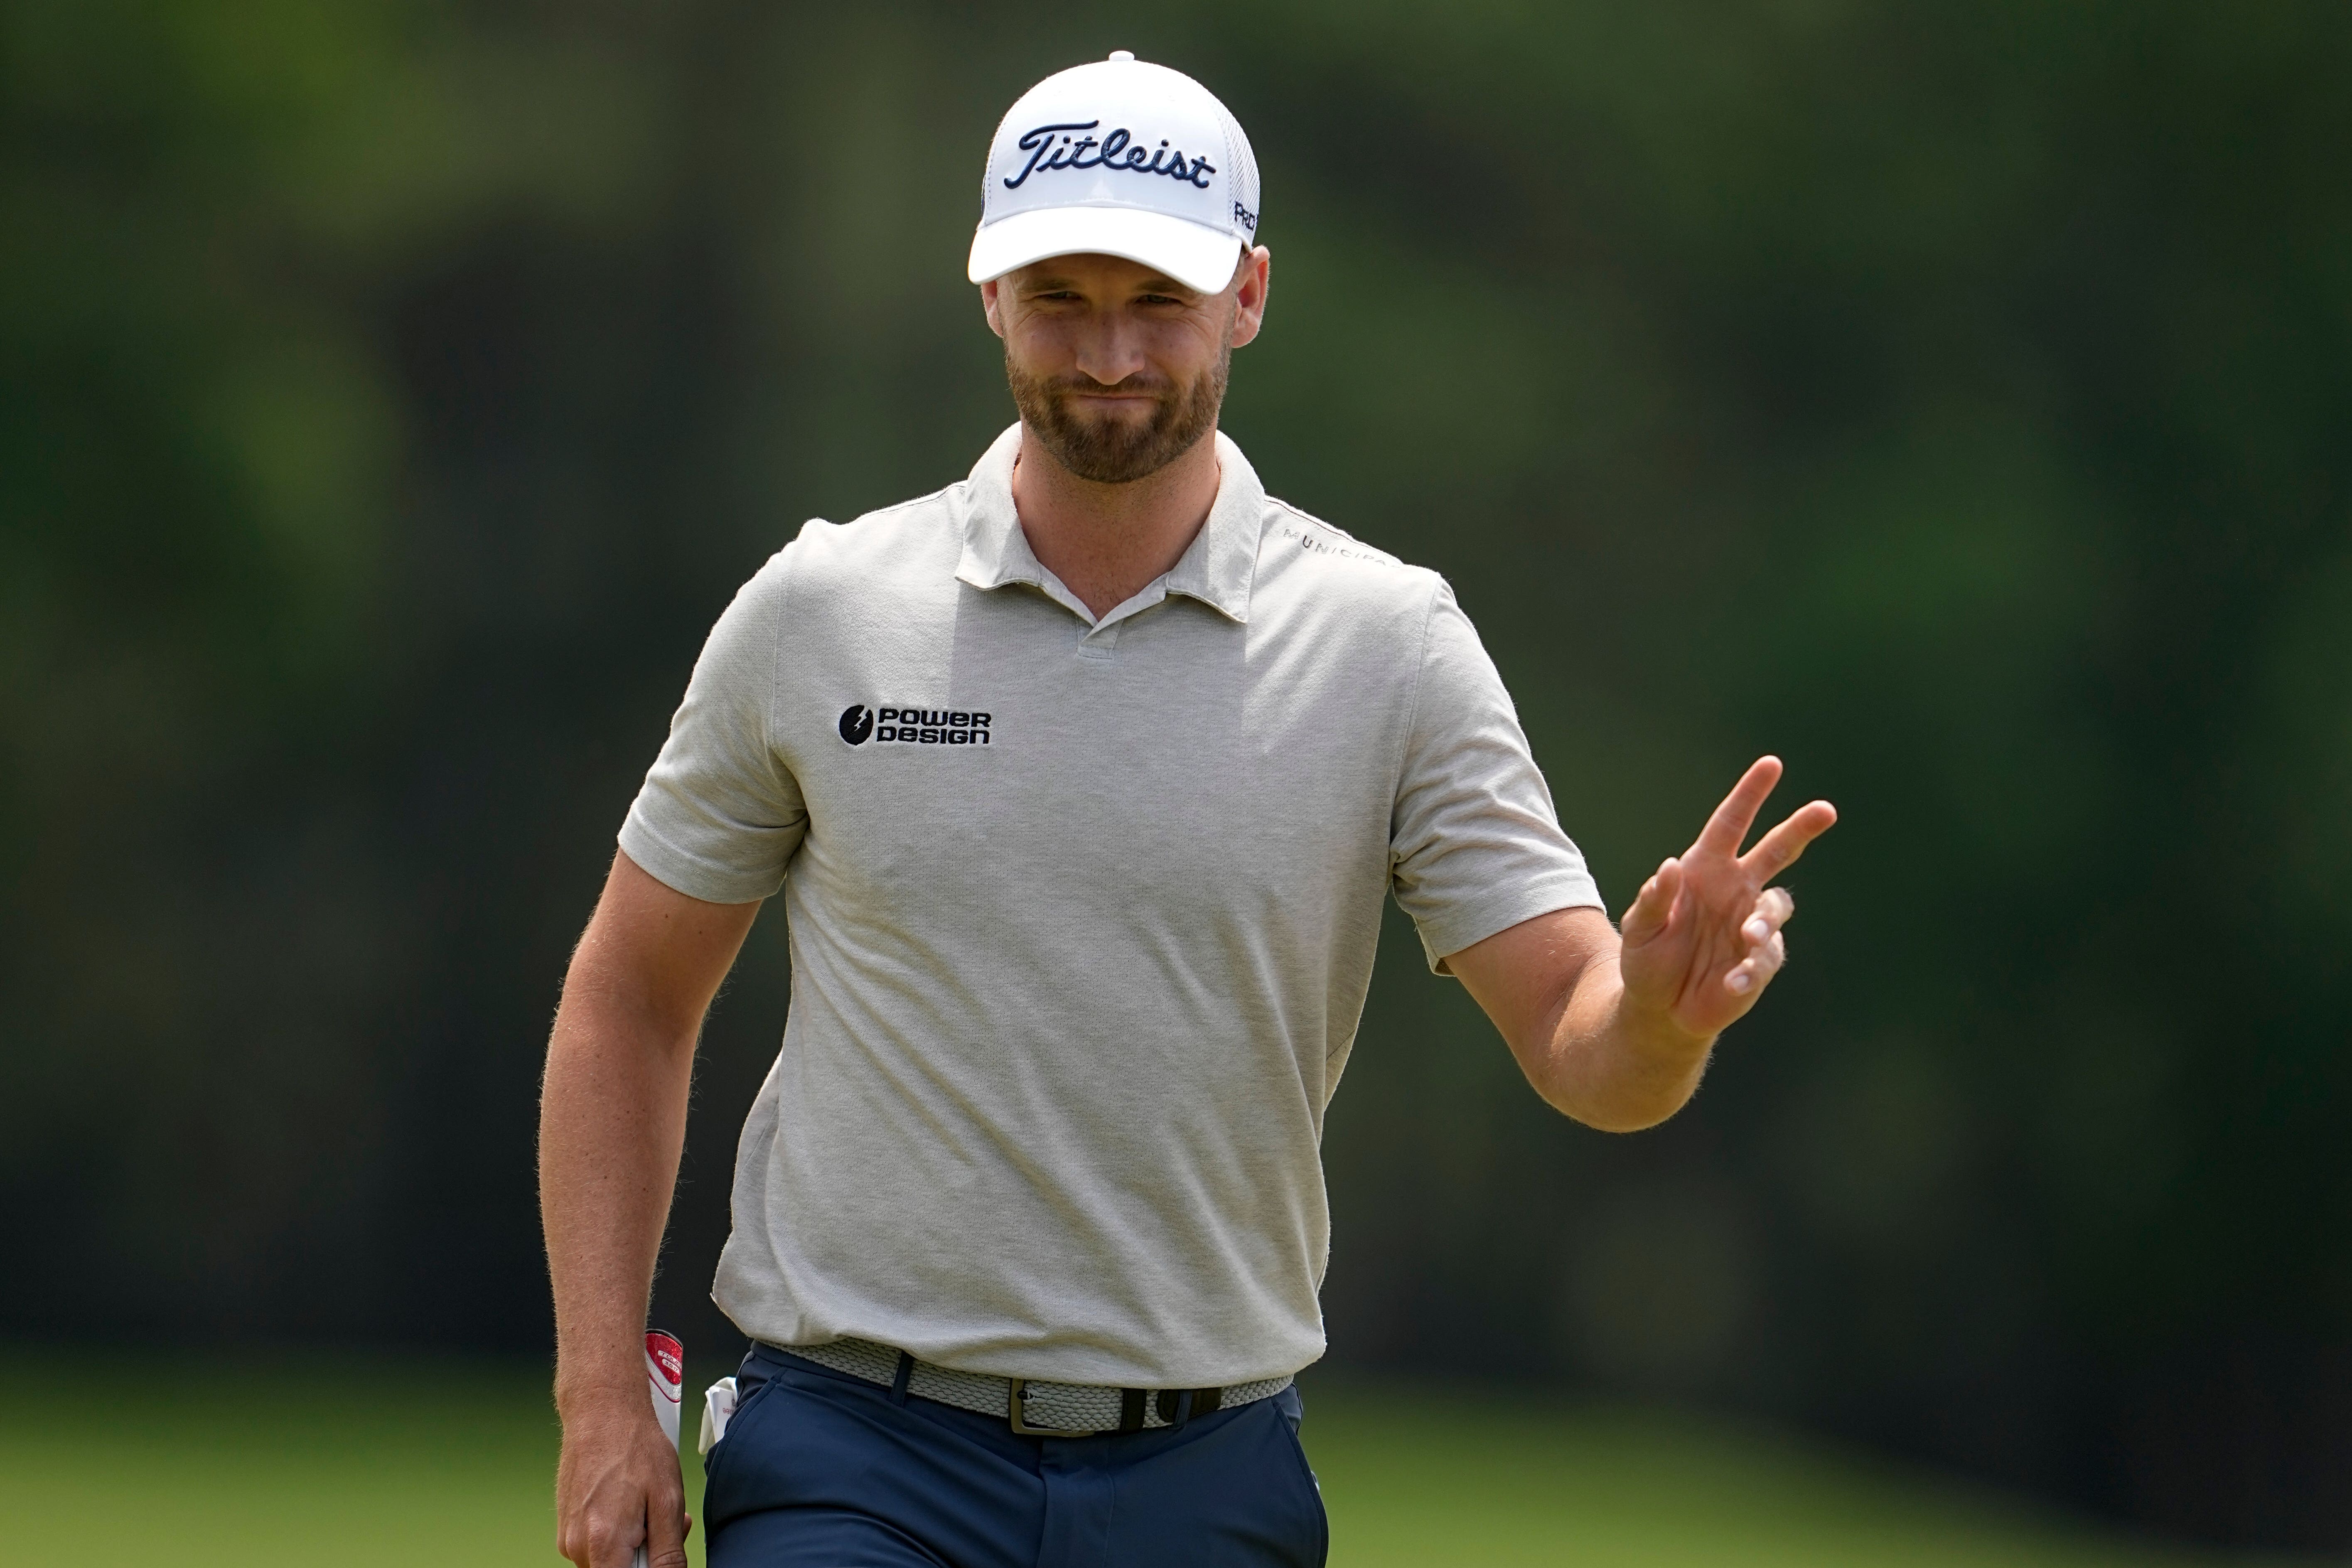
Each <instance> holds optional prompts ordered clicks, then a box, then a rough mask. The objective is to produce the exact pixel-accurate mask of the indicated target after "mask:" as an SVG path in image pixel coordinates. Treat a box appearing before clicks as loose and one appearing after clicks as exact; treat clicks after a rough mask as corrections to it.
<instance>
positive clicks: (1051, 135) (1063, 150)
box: [1004, 120, 1217, 191]
mask: <svg viewBox="0 0 2352 1568" xmlns="http://www.w3.org/2000/svg"><path fill="white" fill-rule="evenodd" d="M1101 124H1102V121H1099V120H1088V121H1080V122H1076V123H1064V124H1059V125H1040V126H1038V127H1036V128H1035V129H1034V130H1031V131H1024V132H1022V134H1021V140H1020V141H1019V142H1016V143H1015V145H1016V146H1018V147H1019V148H1020V149H1021V150H1022V151H1023V152H1024V153H1028V154H1029V161H1028V162H1027V163H1024V164H1022V165H1021V172H1020V173H1019V174H1011V175H1007V176H1006V177H1005V181H1004V188H1005V189H1006V190H1008V191H1017V190H1019V189H1020V188H1021V187H1022V186H1023V185H1024V184H1027V183H1028V180H1029V176H1030V175H1032V174H1039V173H1044V172H1048V171H1051V170H1055V169H1111V170H1115V171H1120V172H1125V173H1130V174H1165V175H1167V176H1168V177H1169V178H1170V179H1171V180H1181V181H1183V182H1184V183H1185V184H1189V185H1197V186H1199V187H1200V188H1201V189H1202V190H1204V191H1205V190H1207V189H1208V188H1209V176H1210V175H1211V174H1215V173H1216V172H1217V166H1216V165H1215V164H1214V163H1210V162H1209V161H1208V160H1207V159H1206V158H1188V157H1186V156H1185V155H1184V153H1183V150H1182V149H1181V148H1179V149H1177V150H1175V151H1174V152H1172V153H1171V151H1170V150H1169V143H1168V142H1167V141H1166V139H1165V138H1163V139H1162V140H1161V141H1160V146H1159V149H1158V150H1157V151H1156V152H1152V153H1145V152H1144V150H1143V143H1142V142H1139V141H1137V140H1136V139H1135V137H1134V135H1133V134H1132V133H1131V132H1129V131H1128V130H1127V128H1126V127H1124V126H1121V127H1120V128H1119V129H1118V130H1116V131H1112V132H1107V133H1106V134H1105V135H1104V136H1102V137H1101V138H1100V139H1099V140H1097V138H1095V137H1092V136H1076V137H1074V136H1072V134H1071V132H1078V131H1092V130H1094V129H1096V128H1097V127H1098V126H1100V125H1101ZM1057 137H1058V138H1059V139H1060V144H1059V145H1058V146H1057V145H1055V138H1057ZM1089 148H1092V149H1094V150H1095V151H1094V152H1093V153H1092V154H1091V155H1089V154H1088V152H1087V149H1089ZM1048 154H1050V156H1049V155H1048Z"/></svg>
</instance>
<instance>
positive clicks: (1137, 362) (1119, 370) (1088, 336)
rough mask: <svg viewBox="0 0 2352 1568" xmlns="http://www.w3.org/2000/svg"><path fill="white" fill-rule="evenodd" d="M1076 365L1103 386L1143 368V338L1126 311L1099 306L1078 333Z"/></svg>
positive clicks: (1113, 383)
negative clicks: (1103, 308)
mask: <svg viewBox="0 0 2352 1568" xmlns="http://www.w3.org/2000/svg"><path fill="white" fill-rule="evenodd" d="M1076 347H1077V367H1078V369H1079V370H1080V371H1082V372H1084V373H1085V374H1087V376H1088V377H1090V378H1091V379H1093V380H1094V381H1096V382H1097V383H1099V384H1102V385H1104V386H1114V385H1117V384H1118V383H1120V382H1122V381H1125V380H1126V379H1127V378H1128V377H1129V376H1130V375H1133V374H1135V373H1136V372H1138V371H1139V370H1141V369H1143V368H1144V365H1145V364H1146V363H1147V362H1146V361H1145V359H1144V357H1143V342H1142V336H1141V334H1140V333H1139V332H1138V331H1135V329H1134V326H1133V324H1132V323H1131V322H1129V321H1128V320H1127V318H1126V315H1125V313H1124V312H1123V311H1118V310H1097V311H1095V312H1093V313H1092V315H1091V316H1089V317H1088V319H1087V324H1086V327H1085V329H1084V330H1083V331H1080V332H1079V333H1078V340H1077V344H1076Z"/></svg>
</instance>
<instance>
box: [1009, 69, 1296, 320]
mask: <svg viewBox="0 0 2352 1568" xmlns="http://www.w3.org/2000/svg"><path fill="white" fill-rule="evenodd" d="M980 188H981V208H980V226H979V227H978V228H976V229H975V230H973V232H972V237H971V259H970V260H969V261H968V262H967V263H966V264H965V268H964V275H965V276H966V277H968V278H970V279H971V280H972V281H973V282H975V283H987V282H992V281H993V280H995V279H1000V278H1003V276H1005V275H1006V274H1007V273H1010V272H1014V271H1017V270H1019V269H1020V268H1024V267H1026V266H1028V265H1030V264H1031V263H1032V262H1036V261H1043V260H1045V259H1046V258H1050V257H1055V256H1086V255H1095V256H1116V257H1121V258H1125V259H1127V260H1129V261H1134V262H1139V263H1141V264H1142V265H1143V266H1145V267H1148V268H1152V269H1153V270H1155V271H1157V272H1159V273H1160V274H1161V275H1162V276H1163V277H1166V278H1170V279H1174V280H1175V281H1177V282H1178V283H1181V284H1182V285H1183V286H1184V287H1185V288H1187V289H1198V290H1199V291H1200V292H1202V293H1203V294H1213V293H1215V292H1217V291H1218V290H1219V289H1223V288H1225V287H1226V286H1227V285H1228V284H1230V283H1231V282H1232V281H1233V279H1234V275H1235V268H1236V266H1237V264H1238V263H1239V262H1240V260H1241V258H1242V257H1243V256H1244V254H1245V253H1246V252H1247V251H1248V249H1249V247H1251V246H1253V245H1255V244H1256V243H1257V226H1258V213H1259V211H1260V208H1261V206H1262V204H1261V202H1260V201H1259V199H1258V182H1257V159H1256V158H1255V156H1254V155H1253V154H1252V153H1251V152H1250V145H1249V138H1248V137H1247V136H1245V135H1244V134H1243V133H1242V128H1241V125H1240V123H1239V122H1238V121H1235V120H1234V117H1233V115H1232V114H1231V113H1229V112H1227V110H1226V109H1225V106H1224V105H1223V104H1222V103H1220V102H1218V101H1217V99H1216V95H1215V94H1213V93H1212V92H1211V91H1210V90H1209V89H1207V88H1205V87H1202V85H1201V84H1200V83H1199V82H1197V81H1194V80H1193V79H1192V78H1191V77H1188V76H1186V75H1185V74H1184V73H1183V72H1181V71H1176V70H1171V69H1169V68H1167V67H1166V66H1158V65H1151V64H1149V63H1147V62H1145V61H1142V60H1139V59H1137V58H1135V57H1134V56H1133V55H1131V54H1129V53H1128V52H1127V51H1126V50H1125V49H1120V50H1118V52H1116V53H1114V54H1113V55H1112V56H1111V58H1108V59H1107V60H1097V61H1096V62H1095V63H1093V64H1091V65H1083V66H1072V67H1071V68H1069V69H1068V70H1065V71H1056V72H1055V73H1054V74H1053V75H1052V76H1049V77H1047V78H1046V79H1045V80H1044V81H1041V82H1039V83H1038V84H1037V85H1036V86H1035V87H1033V88H1031V89H1029V90H1028V91H1027V92H1024V93H1023V94H1022V95H1021V98H1020V100H1019V101H1018V102H1016V103H1014V104H1013V107H1012V108H1011V109H1010V110H1007V111H1006V112H1005V115H1004V118H1003V120H1002V121H998V123H997V127H996V135H995V137H994V138H993V139H992V141H991V142H990V143H989V149H988V163H987V164H986V165H985V170H984V173H983V174H982V176H981V183H980Z"/></svg>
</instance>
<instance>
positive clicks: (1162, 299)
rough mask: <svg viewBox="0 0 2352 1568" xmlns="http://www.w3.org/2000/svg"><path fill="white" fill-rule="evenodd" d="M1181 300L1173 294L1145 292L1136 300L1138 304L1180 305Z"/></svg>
mask: <svg viewBox="0 0 2352 1568" xmlns="http://www.w3.org/2000/svg"><path fill="white" fill-rule="evenodd" d="M1183 302H1184V301H1183V300H1179V299H1178V298H1176V296H1175V295H1173V294H1146V295H1143V296H1142V297H1141V298H1139V300H1136V303H1137V304H1139V305H1181V304H1182V303H1183Z"/></svg>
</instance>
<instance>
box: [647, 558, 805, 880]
mask: <svg viewBox="0 0 2352 1568" xmlns="http://www.w3.org/2000/svg"><path fill="white" fill-rule="evenodd" d="M789 553H790V552H789V551H788V550H787V551H780V552H777V553H776V554H775V555H774V556H773V557H772V558H771V559H770V560H769V562H768V563H767V564H766V565H765V566H763V567H761V569H760V572H759V574H758V575H756V576H754V577H753V578H752V579H751V581H750V582H748V583H746V584H743V586H742V588H741V589H740V590H739V591H738V592H737V594H736V595H735V601H734V603H732V604H730V605H728V606H727V609H726V611H725V613H724V614H722V615H720V616H719V622H718V624H717V625H716V626H712V627H711V629H710V637H709V641H707V642H705V643H704V644H703V645H702V657H701V658H698V659H697V660H695V665H694V676H693V679H690V680H688V682H687V687H686V700H685V701H684V702H682V703H680V704H679V705H678V710H677V713H676V714H675V715H673V716H672V718H671V719H670V721H669V739H668V741H667V742H665V743H664V744H663V746H662V749H661V755H660V756H658V757H656V759H655V760H654V765H653V768H652V770H651V771H650V772H648V773H646V782H645V785H644V787H643V788H641V789H640V790H638V792H637V798H636V800H635V803H634V804H632V805H630V807H629V815H628V816H627V818H626V819H625V821H624V822H623V823H622V824H621V836H620V837H621V849H622V852H623V853H624V854H625V855H627V856H628V858H630V859H632V860H634V861H635V862H636V863H637V864H638V865H639V866H641V867H643V868H645V869H646V871H647V872H648V873H650V874H651V875H652V876H653V877H654V878H656V879H657V880H659V881H662V882H664V883H667V885H668V886H670V887H672V888H674V889H677V891H679V892H681V893H684V894H686V895H687V896H688V897H689V898H695V899H701V900H704V901H706V902H708V903H714V904H748V903H754V902H757V901H758V900H761V899H764V898H767V897H769V896H770V895H771V894H772V893H774V892H775V891H776V889H779V888H781V887H782V886H783V883H784V868H785V867H786V866H787V865H788V864H789V863H790V862H791V860H792V858H793V851H795V850H797V849H798V848H799V847H800V844H801V838H802V836H803V834H804V833H805V832H806V831H807V829H808V808H807V806H806V805H805V804H804V803H803V800H802V798H801V790H800V784H799V783H798V781H796V780H795V779H794V778H793V775H792V772H791V770H790V769H788V768H787V767H786V766H785V765H784V762H783V759H782V757H780V756H778V755H777V754H776V750H775V747H774V746H773V745H772V744H771V743H770V740H769V728H770V727H769V715H770V712H771V710H772V703H773V700H774V697H775V689H776V679H777V671H776V651H777V643H778V637H779V633H780V631H781V629H782V620H783V616H784V573H785V567H786V564H787V558H788V556H789Z"/></svg>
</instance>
